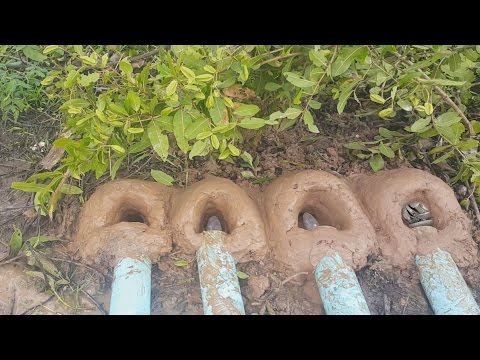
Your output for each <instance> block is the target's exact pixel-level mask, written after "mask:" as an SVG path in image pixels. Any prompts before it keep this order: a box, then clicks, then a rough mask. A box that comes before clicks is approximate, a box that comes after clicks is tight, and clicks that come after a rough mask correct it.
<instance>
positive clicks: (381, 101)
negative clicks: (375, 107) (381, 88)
mask: <svg viewBox="0 0 480 360" xmlns="http://www.w3.org/2000/svg"><path fill="white" fill-rule="evenodd" d="M370 100H372V101H373V102H376V103H377V104H382V105H383V104H385V99H384V98H383V97H382V96H380V95H377V94H370Z"/></svg>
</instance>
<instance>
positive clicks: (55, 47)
mask: <svg viewBox="0 0 480 360" xmlns="http://www.w3.org/2000/svg"><path fill="white" fill-rule="evenodd" d="M58 49H60V46H58V45H48V46H46V47H45V49H43V51H42V52H43V54H44V55H48V54H50V53H52V52H54V51H55V50H58Z"/></svg>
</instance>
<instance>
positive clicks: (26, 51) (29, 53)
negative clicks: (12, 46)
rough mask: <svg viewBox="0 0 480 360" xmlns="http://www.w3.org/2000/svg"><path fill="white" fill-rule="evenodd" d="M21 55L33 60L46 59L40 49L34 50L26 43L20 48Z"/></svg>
mask: <svg viewBox="0 0 480 360" xmlns="http://www.w3.org/2000/svg"><path fill="white" fill-rule="evenodd" d="M22 52H23V55H25V56H26V57H27V58H29V59H30V60H33V61H44V60H46V59H47V57H46V56H45V55H43V54H42V53H41V52H40V51H38V50H36V49H35V48H34V47H33V46H30V45H27V46H25V47H24V48H23V49H22Z"/></svg>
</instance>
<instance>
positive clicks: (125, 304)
mask: <svg viewBox="0 0 480 360" xmlns="http://www.w3.org/2000/svg"><path fill="white" fill-rule="evenodd" d="M151 269H152V266H151V263H150V261H149V260H138V259H132V258H129V257H126V258H123V259H122V260H121V261H120V262H119V263H118V264H117V266H115V270H114V277H113V284H112V297H111V300H110V315H150V297H151V286H152V284H151Z"/></svg>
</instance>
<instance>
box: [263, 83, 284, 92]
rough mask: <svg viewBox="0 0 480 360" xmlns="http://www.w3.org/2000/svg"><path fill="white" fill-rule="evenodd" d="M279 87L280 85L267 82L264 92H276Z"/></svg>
mask: <svg viewBox="0 0 480 360" xmlns="http://www.w3.org/2000/svg"><path fill="white" fill-rule="evenodd" d="M281 87H282V85H280V84H276V83H273V82H267V83H266V84H265V90H267V91H276V90H278V89H280V88H281Z"/></svg>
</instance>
